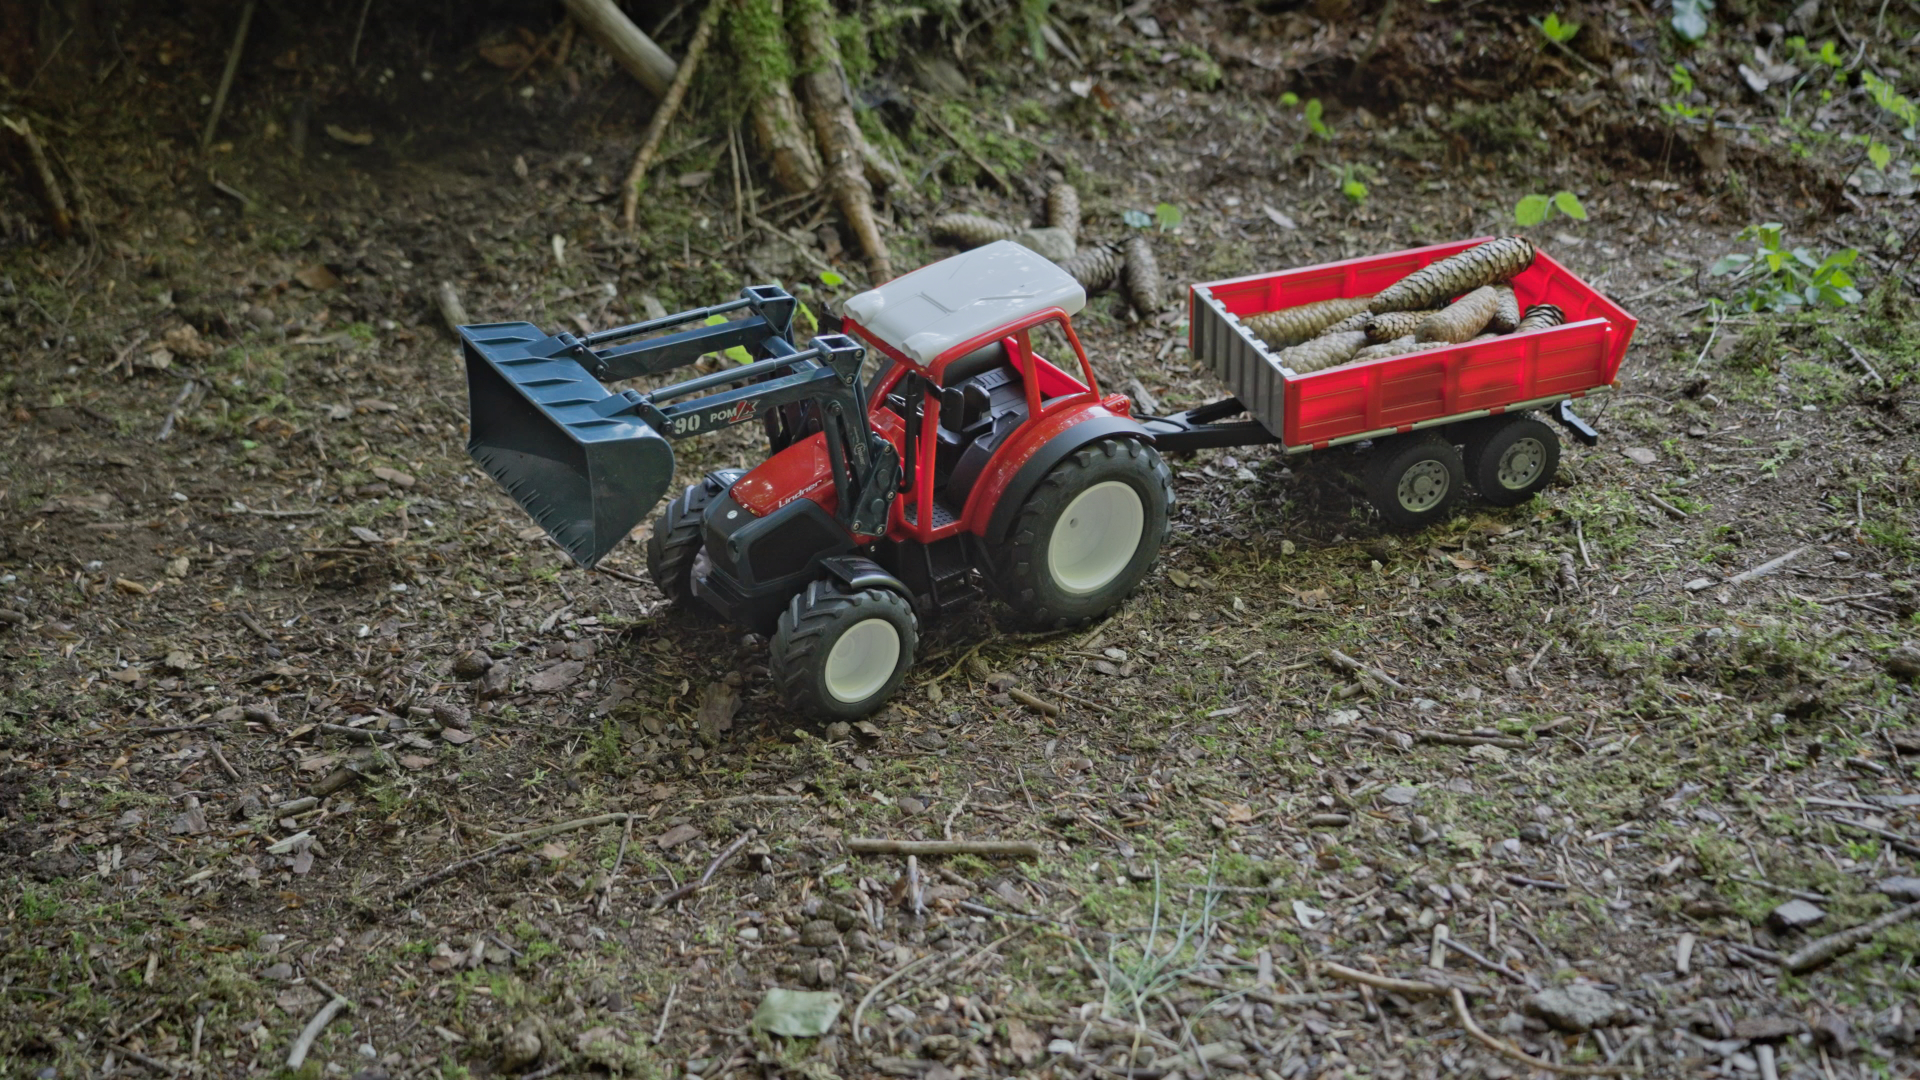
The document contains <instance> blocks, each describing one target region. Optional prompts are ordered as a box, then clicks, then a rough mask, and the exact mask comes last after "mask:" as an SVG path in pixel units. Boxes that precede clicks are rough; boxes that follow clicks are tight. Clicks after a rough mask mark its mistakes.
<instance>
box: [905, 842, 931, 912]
mask: <svg viewBox="0 0 1920 1080" xmlns="http://www.w3.org/2000/svg"><path fill="white" fill-rule="evenodd" d="M907 900H908V903H909V906H910V907H911V908H912V909H913V917H914V918H916V919H918V918H923V917H925V915H926V913H927V902H926V899H925V898H924V897H923V896H922V894H921V889H920V860H919V858H917V857H915V856H913V855H909V856H907Z"/></svg>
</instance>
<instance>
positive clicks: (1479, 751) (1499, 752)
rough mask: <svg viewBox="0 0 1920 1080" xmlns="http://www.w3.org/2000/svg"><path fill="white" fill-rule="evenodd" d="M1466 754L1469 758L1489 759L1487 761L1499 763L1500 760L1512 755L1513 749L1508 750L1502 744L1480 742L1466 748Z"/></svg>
mask: <svg viewBox="0 0 1920 1080" xmlns="http://www.w3.org/2000/svg"><path fill="white" fill-rule="evenodd" d="M1467 756H1468V757H1470V758H1479V759H1480V760H1481V761H1489V762H1493V763H1494V764H1499V763H1500V762H1502V761H1505V760H1507V759H1508V758H1510V757H1512V756H1513V751H1511V750H1508V749H1507V748H1506V747H1504V746H1494V745H1492V744H1490V743H1482V744H1481V745H1479V746H1475V747H1472V748H1470V749H1468V751H1467Z"/></svg>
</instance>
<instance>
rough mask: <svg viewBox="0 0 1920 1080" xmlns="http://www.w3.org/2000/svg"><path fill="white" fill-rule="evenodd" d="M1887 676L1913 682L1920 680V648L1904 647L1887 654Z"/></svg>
mask: <svg viewBox="0 0 1920 1080" xmlns="http://www.w3.org/2000/svg"><path fill="white" fill-rule="evenodd" d="M1886 669H1887V674H1889V675H1891V676H1893V677H1894V678H1896V679H1905V680H1906V681H1908V682H1912V681H1914V680H1915V679H1917V678H1920V648H1915V647H1913V646H1912V645H1902V646H1900V647H1899V648H1897V649H1894V650H1893V651H1892V652H1890V653H1888V654H1887V659H1886Z"/></svg>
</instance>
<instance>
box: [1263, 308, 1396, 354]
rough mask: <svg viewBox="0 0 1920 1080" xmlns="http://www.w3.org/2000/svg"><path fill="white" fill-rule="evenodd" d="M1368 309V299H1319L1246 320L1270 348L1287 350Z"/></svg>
mask: <svg viewBox="0 0 1920 1080" xmlns="http://www.w3.org/2000/svg"><path fill="white" fill-rule="evenodd" d="M1366 310H1367V298H1366V297H1364V296H1362V297H1354V298H1351V299H1335V300H1316V301H1314V302H1313V303H1311V304H1301V305H1300V306H1299V307H1290V308H1286V309H1283V310H1281V311H1270V312H1268V313H1266V314H1265V315H1255V316H1253V317H1252V318H1249V319H1247V320H1246V323H1247V329H1249V330H1252V331H1253V332H1254V334H1255V335H1256V336H1257V337H1259V339H1260V340H1261V341H1264V342H1266V343H1267V347H1268V348H1270V349H1284V348H1287V347H1288V346H1290V345H1298V344H1300V343H1301V342H1303V341H1306V340H1307V339H1309V338H1311V337H1313V336H1314V335H1316V334H1319V333H1320V332H1321V331H1323V330H1325V329H1326V328H1327V327H1329V326H1332V325H1333V324H1334V323H1337V322H1339V321H1340V320H1342V319H1346V318H1350V317H1351V316H1354V315H1358V314H1360V313H1361V312H1363V311H1366Z"/></svg>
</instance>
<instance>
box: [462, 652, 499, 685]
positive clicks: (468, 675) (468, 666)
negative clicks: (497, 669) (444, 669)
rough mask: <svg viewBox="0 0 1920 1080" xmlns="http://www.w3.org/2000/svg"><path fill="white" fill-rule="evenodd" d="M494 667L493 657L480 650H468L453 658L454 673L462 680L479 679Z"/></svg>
mask: <svg viewBox="0 0 1920 1080" xmlns="http://www.w3.org/2000/svg"><path fill="white" fill-rule="evenodd" d="M492 666H493V657H491V656H488V655H487V654H486V653H485V652H483V651H481V650H479V649H468V650H467V651H466V652H463V653H461V654H460V655H459V656H456V657H454V658H453V673H454V674H455V675H456V676H459V677H460V678H462V679H477V678H479V677H480V676H482V675H485V674H486V673H487V669H488V668H490V667H492Z"/></svg>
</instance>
